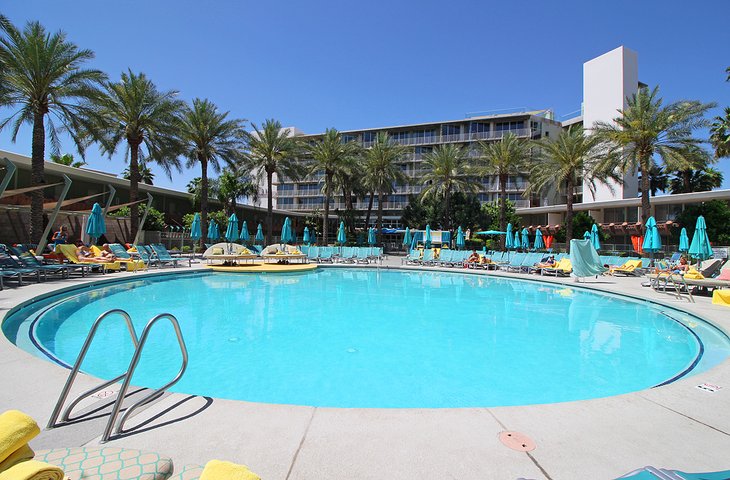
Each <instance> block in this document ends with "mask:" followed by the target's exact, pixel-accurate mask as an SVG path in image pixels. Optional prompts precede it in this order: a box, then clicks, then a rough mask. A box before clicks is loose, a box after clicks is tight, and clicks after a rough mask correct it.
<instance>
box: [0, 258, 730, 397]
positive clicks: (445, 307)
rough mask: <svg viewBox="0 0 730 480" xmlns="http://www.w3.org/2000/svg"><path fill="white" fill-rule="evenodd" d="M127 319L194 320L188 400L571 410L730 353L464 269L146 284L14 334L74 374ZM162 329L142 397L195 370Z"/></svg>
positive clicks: (614, 306)
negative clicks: (76, 364)
mask: <svg viewBox="0 0 730 480" xmlns="http://www.w3.org/2000/svg"><path fill="white" fill-rule="evenodd" d="M66 296H67V297H69V295H68V294H66ZM112 308H123V309H126V310H127V311H128V312H129V313H130V314H131V316H132V319H133V320H134V323H135V325H136V327H137V331H138V332H141V330H142V328H143V327H144V325H145V324H146V322H147V321H148V320H149V319H150V318H152V317H153V316H154V315H156V314H158V313H161V312H170V313H172V314H173V315H175V316H176V317H177V318H178V320H179V321H180V324H181V327H182V331H183V334H184V336H185V340H186V342H187V346H188V351H189V356H190V363H189V367H188V370H187V372H186V373H185V375H184V377H183V379H182V380H181V381H180V383H178V384H177V385H176V386H175V387H174V388H173V390H174V391H178V392H184V393H190V394H199V395H207V396H212V397H219V398H230V399H239V400H248V401H254V402H270V403H285V404H297V405H315V406H333V407H395V408H400V407H424V408H428V407H478V406H497V405H524V404H535V403H551V402H561V401H568V400H580V399H587V398H596V397H604V396H609V395H616V394H620V393H625V392H630V391H635V390H641V389H645V388H649V387H652V386H655V385H658V384H661V383H663V382H666V381H668V380H670V379H672V378H674V377H675V376H677V375H678V374H682V373H683V372H684V371H685V370H686V369H688V368H689V367H690V366H693V372H696V371H701V370H705V369H707V368H710V367H712V366H713V365H716V364H717V363H719V362H721V361H722V360H723V359H724V358H726V357H727V356H728V354H729V353H730V348H729V347H728V339H727V338H726V337H725V336H724V335H722V334H721V333H720V332H718V331H717V330H716V329H715V328H714V327H711V326H710V325H708V324H706V323H704V322H702V321H700V320H697V319H696V318H694V317H691V316H689V315H687V314H684V313H681V312H677V311H674V310H668V309H664V308H661V307H658V306H655V305H652V304H650V303H648V302H640V301H634V300H629V299H626V298H621V297H618V296H614V295H604V294H598V293H593V292H590V291H586V290H581V289H575V288H568V287H564V286H554V285H548V284H543V283H539V282H528V281H521V280H511V279H509V280H508V279H501V278H489V277H485V276H477V275H468V274H462V273H440V272H405V271H393V270H379V271H378V270H372V269H356V268H353V269H318V270H316V271H314V272H311V273H303V274H291V275H288V274H262V275H250V274H223V273H204V274H193V275H174V276H171V275H166V276H159V277H152V278H147V279H142V280H133V281H130V282H125V283H118V284H115V285H111V286H106V287H104V286H102V287H95V288H93V289H86V290H84V291H80V292H76V293H75V294H73V295H71V296H70V297H69V298H67V299H66V300H64V301H60V302H59V298H50V299H47V300H44V301H43V302H39V303H37V304H36V305H33V306H32V307H28V308H24V309H22V310H20V311H18V312H16V313H15V314H14V315H13V316H12V317H11V318H9V319H8V320H6V322H5V323H4V324H3V330H4V331H5V333H6V335H7V336H8V337H9V338H10V339H11V340H12V341H14V342H15V343H16V344H17V345H18V346H20V347H21V348H24V349H26V350H28V351H31V352H34V353H35V354H37V355H39V356H49V357H53V358H55V359H56V360H57V361H60V362H62V363H64V362H65V363H67V364H71V363H73V361H74V360H75V359H76V356H77V354H78V352H79V349H80V347H81V344H82V343H83V341H84V338H85V336H86V334H87V332H88V330H89V327H90V325H91V324H92V322H93V321H94V320H95V319H96V318H97V316H98V315H99V314H101V313H102V312H104V311H106V310H109V309H112ZM105 325H106V326H105V327H104V328H103V329H102V330H101V331H100V332H99V334H98V335H97V339H96V342H95V343H94V346H93V347H92V348H91V350H90V351H89V354H88V357H87V361H86V363H85V365H84V367H83V370H84V371H86V372H88V373H91V374H93V375H96V376H99V377H103V378H111V377H113V376H116V375H117V374H118V373H120V372H122V371H124V370H125V369H126V366H127V364H128V362H129V359H130V357H131V355H132V348H131V343H130V342H129V340H128V335H127V334H126V331H125V327H124V325H123V323H122V321H121V319H116V320H111V321H108V323H106V324H105ZM158 327H159V328H158V329H157V330H155V331H154V332H153V335H152V336H151V338H150V342H149V344H148V347H149V348H147V349H146V350H145V353H144V355H143V357H142V361H141V363H140V365H139V368H138V371H137V373H136V374H135V377H134V380H133V384H135V385H144V386H149V387H155V386H160V385H162V384H164V383H165V382H166V381H167V380H168V379H169V378H171V377H172V376H173V375H174V374H175V372H176V371H177V369H178V368H179V365H180V353H179V349H178V348H177V345H176V343H175V340H174V335H172V329H171V328H170V327H168V326H167V325H166V324H162V323H161V324H159V325H158ZM700 339H701V340H700ZM39 348H40V350H39ZM42 351H44V352H45V353H43V352H42Z"/></svg>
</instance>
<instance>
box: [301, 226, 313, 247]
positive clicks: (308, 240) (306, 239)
mask: <svg viewBox="0 0 730 480" xmlns="http://www.w3.org/2000/svg"><path fill="white" fill-rule="evenodd" d="M302 242H304V243H306V244H307V245H309V244H310V243H312V239H311V238H310V237H309V227H304V237H303V238H302Z"/></svg>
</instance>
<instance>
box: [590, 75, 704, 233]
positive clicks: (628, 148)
mask: <svg viewBox="0 0 730 480" xmlns="http://www.w3.org/2000/svg"><path fill="white" fill-rule="evenodd" d="M712 107H714V104H709V103H708V104H703V103H701V102H699V101H696V100H691V101H688V100H683V101H679V102H674V103H671V104H669V105H667V106H664V105H663V101H662V99H661V98H660V97H659V87H654V88H653V89H652V90H651V91H650V90H649V89H648V88H640V89H639V91H638V92H637V93H635V94H633V95H632V96H631V98H628V99H627V105H626V108H624V109H623V110H619V116H618V117H616V118H614V120H613V122H612V123H607V122H596V123H595V124H594V125H593V126H592V129H593V133H594V134H595V135H597V136H598V137H599V139H601V141H603V142H604V146H605V158H606V162H607V163H606V165H607V167H608V168H611V167H613V168H616V169H618V170H620V171H622V172H624V173H626V172H633V171H636V170H637V169H638V171H639V175H640V176H641V184H640V190H641V217H642V223H644V224H646V221H647V219H648V218H649V217H650V216H651V204H650V200H649V197H650V191H649V190H650V175H649V171H650V170H651V167H652V165H654V162H655V158H654V156H655V155H658V157H659V159H661V161H662V162H664V164H665V165H670V164H671V163H672V162H674V163H676V162H678V161H679V160H681V159H683V158H684V157H687V156H688V155H689V152H691V147H698V146H699V145H700V144H701V143H702V141H701V140H699V139H697V138H694V137H692V131H693V130H695V129H696V128H701V127H705V126H707V125H708V122H707V121H706V120H705V119H704V114H705V113H706V112H707V110H709V109H710V108H712ZM685 160H686V158H685Z"/></svg>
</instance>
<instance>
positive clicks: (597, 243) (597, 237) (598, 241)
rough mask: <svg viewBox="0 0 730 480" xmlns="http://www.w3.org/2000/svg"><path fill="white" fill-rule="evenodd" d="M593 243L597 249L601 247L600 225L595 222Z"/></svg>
mask: <svg viewBox="0 0 730 480" xmlns="http://www.w3.org/2000/svg"><path fill="white" fill-rule="evenodd" d="M591 243H592V244H593V248H595V249H596V251H598V250H600V249H601V234H600V233H599V231H598V225H597V224H595V223H594V224H593V226H592V227H591Z"/></svg>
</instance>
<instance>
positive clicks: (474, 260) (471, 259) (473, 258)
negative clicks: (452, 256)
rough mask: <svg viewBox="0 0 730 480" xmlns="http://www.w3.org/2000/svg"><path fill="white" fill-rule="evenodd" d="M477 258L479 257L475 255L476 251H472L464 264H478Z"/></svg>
mask: <svg viewBox="0 0 730 480" xmlns="http://www.w3.org/2000/svg"><path fill="white" fill-rule="evenodd" d="M479 258H480V257H479V254H478V253H477V251H476V250H473V251H472V252H471V255H469V258H467V259H466V261H465V262H464V264H465V265H468V264H470V263H479Z"/></svg>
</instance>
